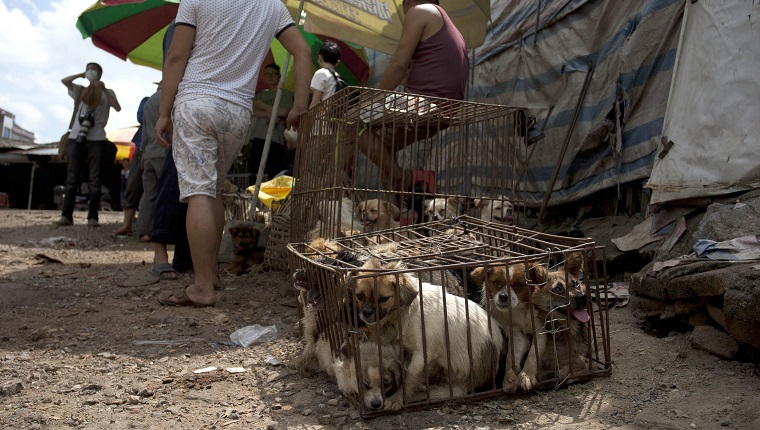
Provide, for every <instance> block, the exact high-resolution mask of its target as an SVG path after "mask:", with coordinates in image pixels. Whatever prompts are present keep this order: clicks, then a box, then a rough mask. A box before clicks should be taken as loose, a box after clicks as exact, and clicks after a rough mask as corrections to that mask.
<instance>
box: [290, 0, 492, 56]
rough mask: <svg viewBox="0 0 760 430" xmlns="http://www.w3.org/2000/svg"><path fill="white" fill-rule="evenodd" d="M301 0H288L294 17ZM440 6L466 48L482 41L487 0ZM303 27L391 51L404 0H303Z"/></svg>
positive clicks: (448, 1)
mask: <svg viewBox="0 0 760 430" xmlns="http://www.w3.org/2000/svg"><path fill="white" fill-rule="evenodd" d="M300 3H301V0H287V6H288V9H290V11H291V13H293V18H294V19H300V16H299V14H298V11H299V6H300ZM440 4H441V7H442V8H443V9H444V10H445V11H446V13H447V14H448V15H449V17H450V18H451V21H452V22H453V23H454V25H456V27H457V29H459V31H460V32H461V33H462V36H464V40H465V42H466V43H467V47H468V48H476V47H478V46H480V45H482V44H483V41H484V40H485V35H486V26H487V25H488V22H489V21H490V20H491V3H490V1H489V0H441V1H440ZM303 10H304V11H305V12H306V23H305V24H304V29H305V30H307V31H309V32H311V33H316V34H325V35H330V36H331V37H335V38H337V39H340V40H345V41H347V42H352V43H355V44H357V45H360V46H364V47H365V48H369V49H373V50H375V51H380V52H385V53H387V54H391V53H393V51H395V49H396V44H397V43H398V40H399V39H400V38H401V26H402V23H403V14H404V7H403V0H372V1H362V2H357V1H351V0H346V1H342V0H327V1H325V0H322V1H310V0H306V1H304V5H303Z"/></svg>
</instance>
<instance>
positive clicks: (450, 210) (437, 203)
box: [422, 197, 462, 222]
mask: <svg viewBox="0 0 760 430" xmlns="http://www.w3.org/2000/svg"><path fill="white" fill-rule="evenodd" d="M461 204H462V202H461V201H460V199H459V198H457V197H448V198H443V197H438V198H435V199H427V200H425V201H424V202H423V205H422V219H423V221H425V222H428V221H444V220H447V219H451V218H453V217H456V216H458V215H459V209H460V206H461Z"/></svg>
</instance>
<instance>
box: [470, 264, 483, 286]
mask: <svg viewBox="0 0 760 430" xmlns="http://www.w3.org/2000/svg"><path fill="white" fill-rule="evenodd" d="M470 276H471V277H472V280H473V281H475V283H477V284H478V286H479V287H482V286H483V283H484V282H485V281H486V268H485V267H476V268H475V269H473V270H472V272H470Z"/></svg>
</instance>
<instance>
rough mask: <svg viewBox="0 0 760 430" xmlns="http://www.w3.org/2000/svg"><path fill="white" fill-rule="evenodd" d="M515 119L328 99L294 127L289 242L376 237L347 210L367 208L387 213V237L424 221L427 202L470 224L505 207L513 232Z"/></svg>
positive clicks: (440, 104)
mask: <svg viewBox="0 0 760 430" xmlns="http://www.w3.org/2000/svg"><path fill="white" fill-rule="evenodd" d="M519 113H520V109H518V108H514V107H507V106H499V105H489V104H482V103H473V102H466V101H457V100H448V99H441V98H434V97H420V96H416V95H412V94H408V93H398V92H393V91H382V90H376V89H370V88H356V87H349V88H346V89H344V90H342V91H340V92H338V93H336V94H334V95H333V96H332V97H330V98H329V99H327V100H326V101H324V102H322V103H320V104H319V105H317V106H315V107H314V108H312V109H310V110H309V111H308V112H307V113H306V114H305V115H304V116H302V118H301V124H300V126H299V137H298V151H297V155H296V163H295V176H296V178H297V182H296V185H295V187H294V190H293V214H294V216H293V219H292V225H291V235H290V237H291V242H300V241H304V240H306V239H307V238H309V237H318V236H319V237H339V236H344V235H347V234H353V233H357V232H358V233H363V232H368V231H373V230H377V229H380V228H379V227H373V226H372V225H370V224H369V223H368V222H367V221H366V220H365V219H362V214H361V213H360V211H359V210H358V209H357V204H359V203H361V202H363V201H366V200H369V199H381V200H382V201H384V202H387V203H389V204H390V205H393V214H392V216H393V217H394V221H393V222H391V224H392V225H390V227H393V226H396V225H409V224H414V223H419V222H422V221H424V220H425V218H424V214H423V212H424V211H425V209H424V204H425V201H430V200H432V199H434V198H440V199H444V200H445V199H452V200H449V201H448V202H446V203H445V205H446V206H447V210H448V211H453V214H455V215H459V214H463V213H467V214H471V215H475V216H476V217H477V216H479V215H478V214H480V213H485V211H487V210H488V209H484V208H486V207H493V206H501V205H502V204H504V203H509V204H512V205H513V206H514V211H513V215H510V217H511V219H510V220H509V223H519V221H520V220H521V219H524V211H525V206H524V205H523V204H522V202H521V201H520V200H518V195H517V189H516V185H517V184H516V180H515V178H518V177H519V176H520V175H519V172H518V168H519V167H520V166H518V164H519V163H516V162H515V160H516V159H517V153H518V146H521V145H524V144H525V138H524V137H521V136H520V133H519V130H520V129H521V127H522V128H524V124H521V122H520V121H521V118H524V117H523V116H521V115H519ZM489 203H492V204H491V205H489ZM483 217H484V218H485V215H483ZM499 217H501V215H499ZM497 218H498V217H497ZM501 222H505V223H506V222H507V221H506V220H501ZM386 227H388V225H385V226H383V228H386Z"/></svg>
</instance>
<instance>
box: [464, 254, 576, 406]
mask: <svg viewBox="0 0 760 430" xmlns="http://www.w3.org/2000/svg"><path fill="white" fill-rule="evenodd" d="M582 266H583V255H582V254H581V253H579V252H574V253H570V254H568V256H567V259H566V261H565V264H564V266H563V267H561V268H559V269H555V270H552V271H549V270H547V269H546V268H545V267H544V266H542V265H540V264H538V263H536V262H533V263H521V264H517V265H512V266H510V267H509V269H508V270H509V271H507V267H506V265H497V266H491V267H480V268H477V269H475V270H474V271H473V273H472V276H473V278H475V279H476V280H477V281H478V282H482V283H483V302H482V304H483V306H484V307H486V308H487V309H490V312H491V315H492V316H493V317H494V319H496V320H497V321H498V322H499V324H501V325H502V327H503V328H504V330H505V331H506V332H507V333H508V334H509V333H510V331H511V332H512V335H513V336H514V340H513V342H512V345H514V349H510V351H509V353H508V354H507V360H508V369H510V370H508V374H507V375H506V376H505V379H504V390H505V391H514V390H515V389H516V387H517V385H519V386H520V388H522V389H523V390H526V391H527V390H531V389H533V388H534V387H535V386H536V384H537V383H538V380H539V378H540V379H541V380H546V379H549V378H553V377H559V378H564V377H566V376H567V375H568V374H569V373H570V370H571V368H572V369H574V370H576V371H577V370H580V369H581V368H582V367H583V366H584V363H585V361H584V359H583V357H582V356H581V355H580V354H578V353H579V352H581V351H585V350H586V330H585V324H586V323H587V322H588V321H589V319H590V316H589V314H588V311H587V310H586V305H587V300H586V294H585V292H584V291H583V290H582V287H581V285H580V282H579V280H578V279H579V276H580V273H581V270H582ZM531 315H533V317H531ZM568 315H569V316H570V317H569V318H568ZM510 326H511V330H510ZM520 334H521V335H522V336H524V337H523V338H522V339H520V336H517V335H520ZM518 340H519V341H518ZM525 340H527V342H528V343H527V344H526V343H525ZM571 343H572V345H571ZM571 348H572V349H573V350H574V351H575V354H574V356H573V357H571V356H570V353H569V351H570V349H571ZM512 357H514V360H513V359H512ZM571 362H572V364H571ZM510 372H518V373H519V375H518V376H517V380H516V381H515V379H514V373H510Z"/></svg>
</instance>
